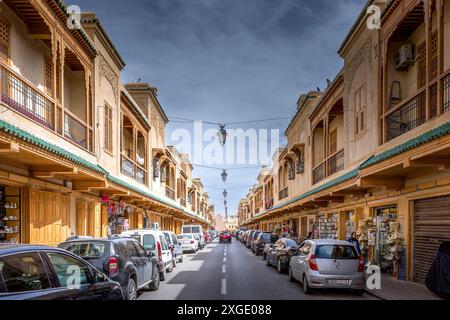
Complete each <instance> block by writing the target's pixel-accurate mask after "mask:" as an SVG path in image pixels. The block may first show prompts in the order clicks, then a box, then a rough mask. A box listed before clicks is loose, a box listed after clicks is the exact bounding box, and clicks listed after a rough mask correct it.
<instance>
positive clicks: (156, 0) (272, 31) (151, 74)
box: [66, 0, 365, 215]
mask: <svg viewBox="0 0 450 320" xmlns="http://www.w3.org/2000/svg"><path fill="white" fill-rule="evenodd" d="M66 3H67V4H74V5H78V6H79V7H80V8H81V10H82V11H83V12H95V13H96V15H97V17H98V18H99V19H100V21H101V23H102V24H103V26H104V27H105V29H106V31H107V32H108V34H109V36H110V37H111V38H112V40H113V42H114V44H115V45H116V47H117V49H118V51H119V52H120V54H121V56H122V57H123V59H124V60H125V62H126V68H125V70H124V72H123V73H122V81H123V82H125V83H126V82H132V81H137V80H139V79H142V81H146V82H149V83H150V84H151V85H153V86H155V87H157V88H158V99H159V100H160V102H161V104H162V106H163V108H164V110H165V112H166V114H167V115H168V116H169V118H170V119H172V120H176V119H174V118H186V119H193V120H202V121H207V122H213V123H234V122H245V121H248V120H260V119H273V118H286V119H282V120H276V121H265V122H258V123H251V124H243V125H235V126H227V129H239V128H242V129H244V130H247V129H257V130H258V129H279V131H280V135H281V136H280V141H279V143H280V144H284V143H285V142H286V139H285V138H284V137H283V134H284V132H285V129H286V127H287V125H288V124H289V119H288V118H289V117H292V116H293V115H294V114H295V112H296V102H297V100H298V97H299V96H300V94H302V93H305V92H308V91H310V90H315V89H316V88H317V87H319V88H321V89H322V90H323V89H324V88H325V87H326V79H327V78H328V79H331V80H332V79H333V78H334V77H335V75H336V74H337V73H338V72H339V70H340V69H341V68H342V66H343V61H342V60H341V59H340V58H339V56H338V54H337V51H338V49H339V47H340V44H341V43H342V41H343V40H344V38H345V36H346V35H347V33H348V32H349V30H350V28H351V26H352V24H353V23H354V21H355V20H356V18H357V16H358V15H359V13H360V12H361V10H362V8H363V7H364V4H365V0H339V1H335V0H133V1H123V0H66ZM216 127H217V126H216V125H208V124H204V129H214V130H215V129H216ZM182 128H185V129H187V130H188V131H189V132H190V133H191V134H193V124H192V123H190V122H185V123H183V122H176V121H175V122H174V121H172V122H171V123H169V124H168V126H167V130H166V131H167V138H166V142H167V144H168V145H171V144H175V145H176V143H177V142H178V140H176V139H172V134H173V133H176V132H179V131H178V130H179V129H182ZM270 142H272V139H268V143H270ZM246 147H247V148H248V147H249V143H246ZM236 150H237V149H236ZM243 151H245V150H237V152H238V153H239V152H243ZM247 152H248V151H247ZM196 160H197V159H196ZM192 162H193V163H194V164H198V165H207V166H210V165H211V164H210V163H205V162H201V161H198V162H201V163H198V162H197V163H196V162H195V161H192ZM262 164H267V163H265V162H264V163H263V162H261V161H259V163H256V164H253V163H247V165H241V166H238V165H235V164H228V163H226V164H225V165H221V164H220V165H217V166H214V165H211V166H213V167H217V168H235V167H240V168H241V169H238V170H230V171H228V173H229V176H228V179H227V182H226V183H223V182H222V179H221V177H220V173H221V171H220V170H216V169H210V168H204V167H198V166H197V167H196V168H195V170H194V175H195V176H196V177H201V178H202V181H203V184H204V186H205V191H207V192H208V194H209V196H210V202H211V203H213V204H214V205H215V209H216V213H218V214H223V213H224V204H223V195H222V193H223V189H225V188H226V189H227V191H228V198H227V200H228V214H230V215H232V214H236V213H237V206H238V203H239V200H240V199H241V198H243V197H245V196H246V194H247V193H248V190H249V188H250V187H251V186H252V185H254V184H255V183H256V178H257V176H258V174H259V172H260V170H261V169H260V168H259V165H262ZM246 168H247V169H246Z"/></svg>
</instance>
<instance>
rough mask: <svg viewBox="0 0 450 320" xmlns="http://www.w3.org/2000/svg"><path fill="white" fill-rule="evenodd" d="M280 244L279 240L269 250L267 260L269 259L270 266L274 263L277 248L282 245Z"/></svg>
mask: <svg viewBox="0 0 450 320" xmlns="http://www.w3.org/2000/svg"><path fill="white" fill-rule="evenodd" d="M282 242H283V241H282V240H281V239H279V240H278V241H277V242H275V244H274V245H273V247H272V248H270V249H269V253H268V255H267V258H268V259H269V262H270V264H275V263H276V255H277V250H278V249H277V248H278V247H279V246H280V245H281V244H282Z"/></svg>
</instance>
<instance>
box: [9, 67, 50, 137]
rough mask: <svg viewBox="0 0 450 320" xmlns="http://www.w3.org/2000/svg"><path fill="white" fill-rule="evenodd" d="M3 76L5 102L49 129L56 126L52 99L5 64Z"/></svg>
mask: <svg viewBox="0 0 450 320" xmlns="http://www.w3.org/2000/svg"><path fill="white" fill-rule="evenodd" d="M1 77H2V79H1V100H2V102H3V103H5V104H6V105H8V106H9V107H10V108H11V109H14V110H16V111H17V112H20V113H21V114H23V115H24V116H26V117H28V118H30V119H32V120H34V121H36V122H38V123H40V124H42V125H43V126H45V127H47V128H49V129H53V128H54V116H53V115H54V104H53V102H52V101H51V100H49V99H47V98H46V97H45V96H44V95H43V94H42V93H41V92H39V90H37V89H35V88H33V87H32V86H31V85H29V84H27V83H26V82H25V81H23V80H22V79H20V78H19V77H17V76H16V75H15V74H13V73H12V72H10V71H9V70H7V69H6V68H5V67H3V66H2V67H1Z"/></svg>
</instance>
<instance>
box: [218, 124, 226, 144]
mask: <svg viewBox="0 0 450 320" xmlns="http://www.w3.org/2000/svg"><path fill="white" fill-rule="evenodd" d="M219 128H220V129H219V131H218V132H217V137H219V143H220V145H221V146H222V147H223V146H224V145H225V143H226V142H227V136H228V133H227V130H225V125H224V124H219Z"/></svg>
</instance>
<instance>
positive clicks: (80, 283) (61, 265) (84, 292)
mask: <svg viewBox="0 0 450 320" xmlns="http://www.w3.org/2000/svg"><path fill="white" fill-rule="evenodd" d="M45 255H46V258H47V259H48V260H47V261H48V263H49V265H50V268H51V270H52V273H53V275H54V279H55V282H56V283H57V286H58V287H59V288H61V289H63V290H65V294H67V298H68V299H70V300H104V299H108V298H112V297H113V296H116V297H118V296H119V294H118V292H117V291H116V292H114V289H115V285H114V284H113V283H110V282H108V281H104V280H102V281H98V280H97V277H96V275H97V273H99V272H98V271H95V269H93V268H92V267H91V266H89V265H88V264H87V263H86V262H84V261H82V260H81V259H78V258H76V257H74V256H71V255H68V254H65V253H61V252H53V251H47V252H45ZM103 279H106V277H103ZM116 289H117V288H116Z"/></svg>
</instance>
